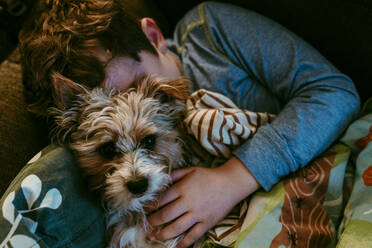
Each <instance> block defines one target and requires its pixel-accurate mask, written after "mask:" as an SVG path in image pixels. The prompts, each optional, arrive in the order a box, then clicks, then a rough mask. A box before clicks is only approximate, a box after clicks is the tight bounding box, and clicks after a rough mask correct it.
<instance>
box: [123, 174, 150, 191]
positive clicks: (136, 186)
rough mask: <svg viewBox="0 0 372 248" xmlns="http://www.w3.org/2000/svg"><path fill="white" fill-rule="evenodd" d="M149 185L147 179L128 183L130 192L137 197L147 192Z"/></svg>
mask: <svg viewBox="0 0 372 248" xmlns="http://www.w3.org/2000/svg"><path fill="white" fill-rule="evenodd" d="M148 185H149V181H148V179H147V178H145V177H141V178H137V179H136V180H133V181H129V182H127V188H128V190H129V191H130V192H131V193H133V194H135V195H140V194H143V193H144V192H145V191H146V190H147V187H148Z"/></svg>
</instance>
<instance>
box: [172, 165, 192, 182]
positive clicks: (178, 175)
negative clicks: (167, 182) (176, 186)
mask: <svg viewBox="0 0 372 248" xmlns="http://www.w3.org/2000/svg"><path fill="white" fill-rule="evenodd" d="M194 170H195V168H194V167H189V168H184V169H177V170H175V171H173V172H172V174H171V178H172V183H174V182H176V181H178V180H180V179H181V178H183V177H184V176H185V175H187V174H189V173H190V172H192V171H194Z"/></svg>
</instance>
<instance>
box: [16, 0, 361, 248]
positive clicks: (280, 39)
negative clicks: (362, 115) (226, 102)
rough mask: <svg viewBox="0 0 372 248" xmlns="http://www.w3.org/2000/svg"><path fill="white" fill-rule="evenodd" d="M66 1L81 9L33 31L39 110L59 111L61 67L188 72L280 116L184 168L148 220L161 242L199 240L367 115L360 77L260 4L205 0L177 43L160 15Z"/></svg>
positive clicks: (100, 73)
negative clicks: (225, 153) (223, 158)
mask: <svg viewBox="0 0 372 248" xmlns="http://www.w3.org/2000/svg"><path fill="white" fill-rule="evenodd" d="M59 4H61V6H57V7H60V8H62V7H66V6H67V8H71V11H70V12H69V14H70V16H66V17H65V16H63V15H60V16H58V15H57V18H56V19H53V18H46V16H42V18H40V19H39V20H40V21H36V23H33V24H31V26H30V27H28V28H26V29H25V30H24V32H23V34H21V42H22V43H21V47H22V53H23V56H24V57H23V66H24V84H25V88H26V90H27V91H28V92H29V93H30V96H32V95H33V94H35V93H38V95H37V96H36V98H34V99H37V101H34V102H33V105H31V107H33V109H34V110H35V112H37V111H39V112H40V111H44V110H45V109H46V107H49V106H53V104H54V103H53V101H54V99H53V97H52V96H53V95H54V94H55V92H53V90H52V88H51V86H50V85H51V84H50V78H49V77H50V73H51V72H53V71H58V72H60V73H62V74H63V75H64V76H66V77H69V78H71V79H72V80H74V81H75V82H77V83H80V84H83V85H85V86H87V87H90V88H92V87H96V86H103V87H106V88H115V89H118V90H125V89H127V88H129V87H131V86H133V85H132V83H133V82H134V81H135V79H136V78H139V77H142V76H145V75H152V76H161V77H163V78H166V79H173V78H175V77H178V76H180V75H186V76H188V77H190V78H191V80H192V82H193V85H192V89H193V90H196V89H199V88H205V89H208V90H212V91H217V92H220V93H222V94H224V95H226V96H228V97H229V98H231V99H232V100H233V102H235V103H236V104H237V105H238V106H239V107H240V108H244V109H249V110H252V111H258V112H269V113H272V114H276V115H277V117H276V119H275V121H273V122H272V123H271V124H267V125H265V126H262V127H261V128H260V129H259V130H258V132H257V133H256V134H255V136H254V137H253V138H252V139H250V140H249V141H247V142H246V143H244V144H242V145H241V146H240V147H238V148H236V149H235V151H234V152H233V154H234V156H233V157H232V158H231V159H229V160H228V161H227V162H226V163H225V164H223V165H221V166H220V167H218V168H214V169H206V168H195V167H192V168H187V169H181V170H177V171H175V172H174V173H173V174H172V180H173V182H174V184H173V185H172V186H171V187H170V188H169V189H168V190H167V191H166V192H165V193H164V194H163V195H162V196H161V197H160V199H159V204H158V205H157V206H156V207H157V208H159V210H156V209H155V208H154V209H152V210H154V213H153V214H152V215H150V216H149V217H148V220H149V222H150V224H151V225H152V226H154V227H156V226H160V225H163V224H166V225H165V227H164V228H162V229H161V230H159V231H158V232H157V233H154V234H152V235H150V237H149V238H151V239H158V240H166V239H169V238H172V237H175V236H177V235H178V234H181V233H185V236H184V237H183V239H182V240H181V241H180V243H179V244H178V247H188V246H190V245H191V244H192V243H194V242H195V241H196V240H197V239H198V238H199V237H201V236H202V235H203V234H204V233H205V232H206V231H207V230H208V229H209V228H211V227H213V226H214V225H215V224H216V223H217V222H218V221H219V220H221V219H222V218H223V217H224V216H226V215H227V213H228V212H229V211H230V210H231V209H232V208H233V206H234V205H235V204H237V203H238V202H240V201H241V200H242V199H244V198H245V197H247V196H249V195H250V194H252V193H253V192H255V191H256V190H257V189H258V188H260V187H263V188H264V189H265V190H270V189H271V187H272V186H273V185H274V184H275V183H277V182H278V181H279V180H280V178H281V177H283V176H285V175H288V174H289V173H291V172H293V171H296V170H298V169H299V168H301V167H302V166H304V165H306V164H307V163H308V162H309V161H310V160H311V159H313V158H314V157H315V156H316V155H318V154H319V153H321V152H322V151H324V150H325V149H326V148H327V147H328V146H329V145H330V144H331V143H332V142H333V141H334V140H335V139H336V138H337V137H338V136H339V135H340V134H341V132H342V131H343V130H344V129H345V127H346V126H347V124H348V123H349V122H350V121H351V120H352V119H353V118H354V117H355V116H356V114H357V112H358V110H359V97H358V94H357V92H356V90H355V87H354V85H353V82H352V81H351V79H350V78H348V77H347V76H346V75H343V74H341V73H340V72H339V71H338V70H337V69H336V68H334V67H333V66H332V65H331V64H330V63H329V62H328V61H327V60H326V59H325V58H323V57H322V56H321V55H320V54H319V53H318V52H316V51H315V50H314V49H313V48H311V47H310V46H309V45H308V44H306V43H305V42H304V41H302V40H301V39H300V38H298V37H297V36H296V35H294V34H293V33H291V32H289V31H288V30H286V29H285V28H283V27H281V26H280V25H278V24H276V23H274V22H272V21H270V20H268V19H266V18H264V17H262V16H260V15H258V14H256V13H253V12H250V11H248V10H245V9H241V8H238V7H234V6H231V5H226V4H221V3H204V4H202V5H199V6H198V7H197V8H195V9H194V10H192V11H190V12H189V13H188V14H187V15H186V17H184V19H183V20H182V21H181V22H180V23H179V24H178V26H177V27H176V30H175V34H174V37H173V40H172V41H166V40H165V39H164V37H163V35H162V33H161V31H160V30H159V28H158V27H157V26H156V23H155V22H154V21H153V20H152V19H150V18H144V19H141V20H140V22H139V23H137V22H136V21H135V20H134V19H132V18H131V17H130V16H129V15H128V13H125V12H124V11H123V10H122V9H120V8H119V6H117V5H116V3H112V4H111V3H107V2H105V3H101V2H99V1H98V2H97V1H81V2H80V3H79V6H77V5H69V4H68V2H66V3H59ZM62 5H63V6H62ZM44 7H45V8H49V7H50V8H51V6H48V5H46V6H44ZM52 9H53V8H51V10H52ZM55 9H56V8H54V10H55ZM79 10H80V11H79ZM45 13H48V14H47V15H50V11H49V12H47V11H46V12H45ZM97 13H98V14H97ZM71 15H72V16H71ZM42 28H43V29H42ZM48 28H50V29H53V30H48ZM39 37H42V38H40V39H38V38H39ZM40 57H43V58H46V60H45V61H40V60H39V58H40ZM66 97H73V94H72V95H70V96H66ZM205 182H207V183H205Z"/></svg>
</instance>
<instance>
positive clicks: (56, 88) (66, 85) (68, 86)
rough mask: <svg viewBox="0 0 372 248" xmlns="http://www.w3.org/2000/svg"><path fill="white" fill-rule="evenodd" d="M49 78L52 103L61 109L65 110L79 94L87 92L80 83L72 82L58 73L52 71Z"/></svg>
mask: <svg viewBox="0 0 372 248" xmlns="http://www.w3.org/2000/svg"><path fill="white" fill-rule="evenodd" d="M51 79H52V84H53V98H54V103H55V105H56V106H57V108H58V109H60V110H62V111H66V110H67V109H68V108H69V107H70V106H71V105H72V103H73V101H74V100H76V99H77V98H78V96H79V95H80V94H83V93H86V92H87V90H86V89H85V88H84V87H83V86H82V85H80V84H78V83H75V82H73V81H72V80H70V79H68V78H66V77H65V76H63V75H61V74H60V73H57V72H53V73H52V75H51Z"/></svg>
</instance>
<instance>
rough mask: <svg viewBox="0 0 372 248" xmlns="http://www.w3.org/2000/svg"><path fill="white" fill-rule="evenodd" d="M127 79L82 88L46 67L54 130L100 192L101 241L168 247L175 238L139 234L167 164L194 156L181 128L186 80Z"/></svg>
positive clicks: (113, 246)
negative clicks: (123, 83) (113, 86)
mask: <svg viewBox="0 0 372 248" xmlns="http://www.w3.org/2000/svg"><path fill="white" fill-rule="evenodd" d="M135 84H136V85H137V86H136V87H135V88H132V89H129V90H128V91H127V92H125V93H119V92H115V91H113V90H111V91H109V92H107V91H105V90H104V89H102V88H94V89H93V90H87V89H85V88H84V87H83V86H81V85H79V84H76V83H74V82H73V81H71V80H69V79H67V78H65V77H64V76H62V75H60V74H54V75H53V85H54V88H55V90H54V92H56V94H55V96H54V98H55V99H56V102H57V106H58V108H55V109H52V110H51V114H52V115H53V116H54V117H55V123H56V127H55V129H54V136H55V137H59V140H60V142H63V143H67V144H68V146H69V147H70V148H71V150H72V151H73V153H74V154H75V156H76V158H77V161H78V163H79V165H80V167H81V168H82V171H83V174H84V175H85V176H86V177H87V178H88V182H89V185H90V188H91V189H93V190H100V191H102V195H103V201H104V203H105V208H106V217H107V230H108V232H109V233H110V236H111V239H110V241H109V246H108V247H110V248H119V247H120V248H122V247H139V248H147V247H167V248H172V247H175V246H176V244H177V241H178V240H179V239H180V237H178V238H176V239H173V240H169V241H166V242H164V243H160V242H159V243H157V242H154V241H150V240H148V239H147V238H146V237H147V234H148V233H149V232H150V231H151V228H150V227H149V225H147V222H146V211H145V209H146V207H147V206H148V204H150V203H152V202H153V201H155V200H156V197H157V196H158V194H159V193H160V192H162V191H163V190H165V189H166V188H167V187H168V185H169V183H170V176H169V173H170V171H171V170H172V169H174V168H180V167H184V166H186V165H189V164H198V163H200V161H201V160H200V158H198V157H197V156H195V153H194V152H193V151H191V150H192V149H189V147H188V145H189V144H190V142H188V138H187V137H188V136H187V135H186V134H185V133H186V132H185V131H183V130H184V128H183V127H182V126H183V124H182V123H183V121H182V120H183V118H184V117H183V115H184V112H185V100H186V99H187V98H188V97H189V90H188V81H187V79H186V78H179V79H176V80H173V81H168V82H162V81H161V80H153V79H150V78H144V79H142V80H141V81H140V82H137V83H135ZM72 96H73V97H72ZM196 144H197V142H196ZM196 144H193V145H192V147H195V145H196ZM195 149H196V150H198V151H200V149H202V148H201V147H197V148H195Z"/></svg>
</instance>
